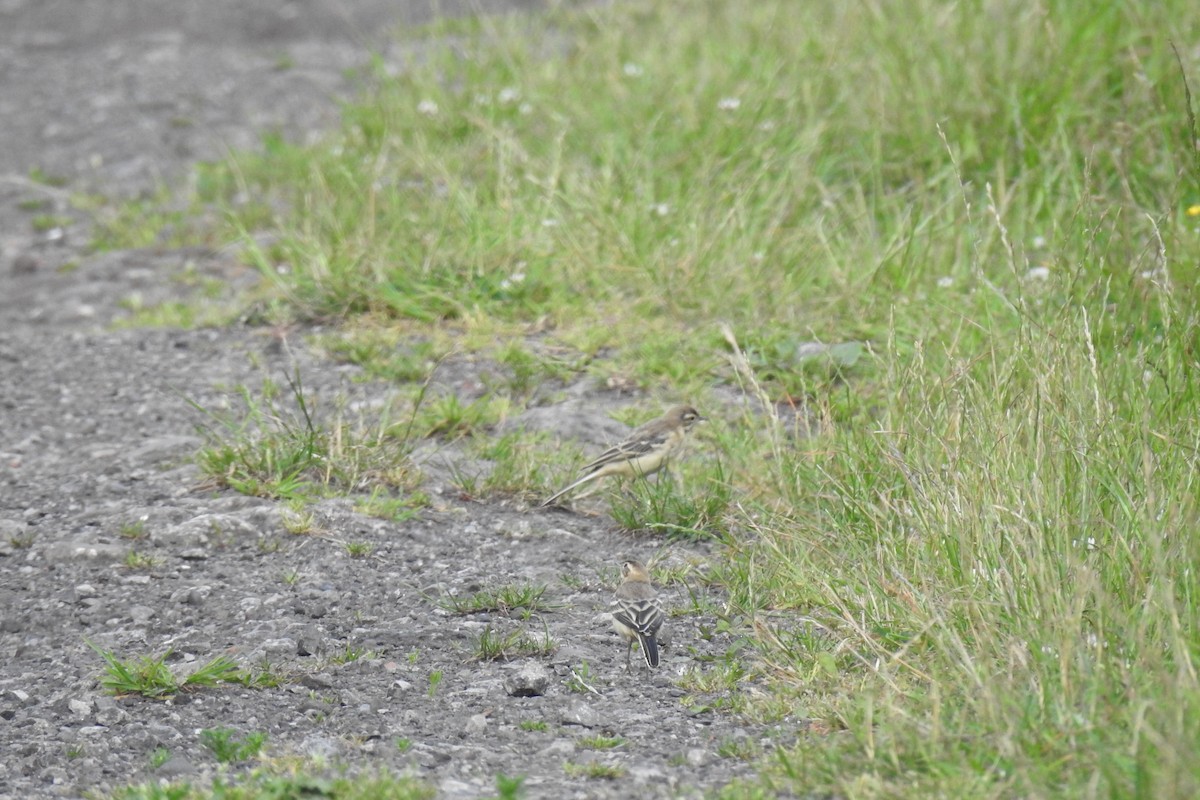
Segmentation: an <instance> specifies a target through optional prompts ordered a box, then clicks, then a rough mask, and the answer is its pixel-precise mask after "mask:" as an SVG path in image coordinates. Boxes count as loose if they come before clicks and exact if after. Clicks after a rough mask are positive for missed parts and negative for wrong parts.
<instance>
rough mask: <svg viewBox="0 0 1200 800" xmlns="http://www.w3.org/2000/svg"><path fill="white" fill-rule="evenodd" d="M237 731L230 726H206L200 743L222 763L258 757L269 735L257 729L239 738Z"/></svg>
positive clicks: (201, 734) (201, 733)
mask: <svg viewBox="0 0 1200 800" xmlns="http://www.w3.org/2000/svg"><path fill="white" fill-rule="evenodd" d="M236 733H237V731H234V730H232V729H230V728H205V729H204V730H202V731H200V744H202V745H204V747H205V749H207V750H209V751H210V752H211V753H212V754H213V757H215V758H216V759H217V761H219V762H221V763H222V764H229V763H232V762H235V761H249V760H250V759H252V758H257V757H258V755H259V753H261V752H262V749H263V746H264V745H265V744H266V743H267V735H266V734H265V733H262V732H261V731H255V732H253V733H248V734H246V736H245V738H242V739H239V738H237V737H236V736H235V734H236Z"/></svg>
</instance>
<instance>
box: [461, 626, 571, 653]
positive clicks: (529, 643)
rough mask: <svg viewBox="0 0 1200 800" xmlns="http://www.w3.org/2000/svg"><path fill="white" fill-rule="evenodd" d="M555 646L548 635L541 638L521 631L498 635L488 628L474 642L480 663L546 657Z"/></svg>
mask: <svg viewBox="0 0 1200 800" xmlns="http://www.w3.org/2000/svg"><path fill="white" fill-rule="evenodd" d="M555 649H557V645H556V644H555V642H554V640H553V639H552V638H550V634H549V633H543V635H542V637H541V638H538V637H536V636H533V635H531V634H530V633H528V632H527V631H525V630H523V629H517V630H513V631H510V632H508V633H500V632H498V631H495V630H493V629H492V628H491V626H488V627H487V628H485V629H484V631H483V633H481V634H480V635H479V638H478V639H477V640H476V642H475V658H477V659H479V660H480V661H511V660H512V659H514V658H520V657H529V656H533V657H537V656H547V655H551V654H552V653H554V651H555Z"/></svg>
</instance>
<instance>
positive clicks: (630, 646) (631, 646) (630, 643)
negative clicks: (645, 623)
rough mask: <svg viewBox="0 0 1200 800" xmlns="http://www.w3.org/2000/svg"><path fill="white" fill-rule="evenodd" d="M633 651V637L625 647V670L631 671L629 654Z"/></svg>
mask: <svg viewBox="0 0 1200 800" xmlns="http://www.w3.org/2000/svg"><path fill="white" fill-rule="evenodd" d="M632 652H633V639H630V640H629V646H628V647H626V648H625V671H626V672H628V671H629V654H630V653H632Z"/></svg>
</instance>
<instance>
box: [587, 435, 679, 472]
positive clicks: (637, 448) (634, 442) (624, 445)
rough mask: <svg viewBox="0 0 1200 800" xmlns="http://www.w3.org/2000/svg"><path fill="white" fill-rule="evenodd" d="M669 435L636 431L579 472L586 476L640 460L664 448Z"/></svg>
mask: <svg viewBox="0 0 1200 800" xmlns="http://www.w3.org/2000/svg"><path fill="white" fill-rule="evenodd" d="M669 435H670V431H669V430H648V431H643V430H641V429H639V430H636V431H634V432H633V433H632V434H631V435H630V436H629V438H627V439H625V440H624V441H622V442H621V443H620V444H617V445H614V446H612V447H610V448H608V449H607V450H605V451H604V452H603V453H601V454H600V456H599V457H598V458H596V460H594V461H591V462H589V463H587V464H584V465H583V467H582V469H580V470H579V471H580V472H581V473H584V474H586V473H589V472H595V471H596V470H598V469H600V468H601V467H603V466H605V465H607V464H612V463H614V462H617V461H632V460H634V459H635V458H640V457H641V456H644V455H646V454H647V453H652V452H654V451H655V450H656V449H658V448H660V447H662V446H663V443H664V442H666V441H667V438H668V437H669Z"/></svg>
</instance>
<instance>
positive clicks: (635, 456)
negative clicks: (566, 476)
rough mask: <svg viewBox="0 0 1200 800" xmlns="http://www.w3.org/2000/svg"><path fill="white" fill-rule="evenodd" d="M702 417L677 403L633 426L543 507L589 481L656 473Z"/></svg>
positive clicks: (585, 466) (552, 496)
mask: <svg viewBox="0 0 1200 800" xmlns="http://www.w3.org/2000/svg"><path fill="white" fill-rule="evenodd" d="M703 421H704V417H702V416H700V413H699V412H698V411H696V409H694V408H692V407H691V406H676V407H675V408H672V409H671V410H670V411H668V412H667V413H666V414H665V415H664V416H661V417H659V418H658V419H655V420H651V421H650V422H647V423H646V424H645V425H642V426H640V427H638V428H635V429H634V431H633V433H631V434H629V436H627V437H626V438H625V439H624V440H623V441H622V442H621V443H620V444H617V445H615V446H613V447H610V448H609V449H607V450H605V451H604V453H603V454H601V456H600V457H599V458H597V459H596V460H595V461H593V462H591V463H590V464H585V465H584V466H583V469H581V470H580V471H579V472H580V474H581V475H582V477H580V478H579V479H578V480H577V481H575V482H574V483H572V484H570V485H568V486H566V487H564V488H562V489H560V490H558V491H557V492H555V493H554V494H553V495H551V496H550V497H549V498H548V499H547V500H546V501H545V502H544V503H542V506H548V505H550V504H551V503H553V502H554V501H555V500H557V499H558V498H560V497H562V496H563V495H564V494H566V493H567V492H569V491H571V490H572V489H574V488H576V487H578V486H582V485H583V484H585V483H588V482H589V481H594V480H599V479H600V478H607V477H608V476H610V475H620V476H623V477H627V478H636V477H642V476H645V475H650V474H653V473H655V472H658V471H659V470H660V469H662V468H663V467H664V466H666V463H667V461H668V460H669V459H670V457H671V455H672V454H673V453H674V452H675V451H676V450H678V449H679V446H680V445H681V444H683V440H684V437H685V436H686V435H687V432H688V430H690V429H691V427H692V426H693V425H695V424H696V423H697V422H703Z"/></svg>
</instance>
